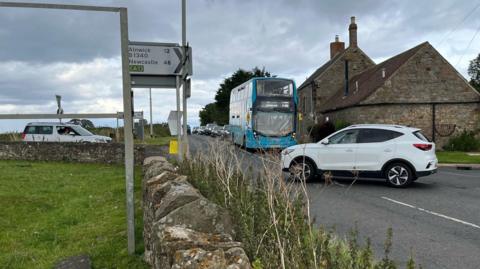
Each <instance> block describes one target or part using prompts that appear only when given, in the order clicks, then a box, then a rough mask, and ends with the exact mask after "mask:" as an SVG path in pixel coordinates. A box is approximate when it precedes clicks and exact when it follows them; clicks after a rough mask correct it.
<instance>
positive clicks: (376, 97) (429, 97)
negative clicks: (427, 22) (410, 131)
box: [359, 44, 480, 104]
mask: <svg viewBox="0 0 480 269" xmlns="http://www.w3.org/2000/svg"><path fill="white" fill-rule="evenodd" d="M385 72H387V73H388V72H389V70H385ZM359 90H360V91H361V90H362V89H359ZM469 101H480V94H479V93H478V92H476V91H475V90H474V89H473V88H472V87H471V86H470V85H469V84H468V83H467V81H466V80H465V79H464V78H463V77H462V76H461V75H460V74H459V73H458V72H457V71H456V70H455V69H454V68H453V67H452V66H451V65H450V64H449V63H448V62H447V61H446V60H445V59H444V58H443V57H442V55H440V53H438V51H436V50H435V48H433V47H432V46H431V45H430V44H427V45H426V46H424V47H423V48H422V49H420V50H419V51H418V52H417V53H416V54H415V55H414V56H413V57H412V58H411V59H409V60H408V62H407V63H405V64H404V65H403V66H402V67H400V69H398V70H397V72H396V74H395V75H394V76H392V77H390V78H389V79H388V80H387V81H386V82H385V84H384V85H383V86H382V87H380V88H379V89H378V90H376V91H375V92H374V93H373V94H371V95H370V96H369V97H368V98H367V99H365V100H364V101H362V102H361V103H362V104H372V103H386V102H387V103H392V102H394V103H407V102H410V103H411V102H417V103H418V102H469Z"/></svg>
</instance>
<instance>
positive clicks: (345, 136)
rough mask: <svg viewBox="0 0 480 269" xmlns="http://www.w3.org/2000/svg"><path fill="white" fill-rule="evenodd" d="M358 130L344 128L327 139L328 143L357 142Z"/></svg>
mask: <svg viewBox="0 0 480 269" xmlns="http://www.w3.org/2000/svg"><path fill="white" fill-rule="evenodd" d="M357 136H358V130H346V131H343V132H340V133H338V134H336V135H333V136H332V137H330V138H329V139H328V142H329V144H353V143H356V142H357Z"/></svg>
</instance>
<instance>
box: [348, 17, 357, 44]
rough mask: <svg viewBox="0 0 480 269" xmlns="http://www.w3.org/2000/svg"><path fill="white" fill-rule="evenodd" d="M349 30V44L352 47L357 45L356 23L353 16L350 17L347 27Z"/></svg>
mask: <svg viewBox="0 0 480 269" xmlns="http://www.w3.org/2000/svg"><path fill="white" fill-rule="evenodd" d="M348 32H349V39H350V40H349V42H350V44H349V46H350V47H352V48H356V47H357V24H356V23H355V16H352V17H351V18H350V26H349V27H348Z"/></svg>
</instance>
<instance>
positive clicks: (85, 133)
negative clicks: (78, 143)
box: [70, 125, 93, 136]
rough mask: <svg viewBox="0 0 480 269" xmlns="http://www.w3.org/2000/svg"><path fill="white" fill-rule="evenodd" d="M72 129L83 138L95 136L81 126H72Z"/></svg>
mask: <svg viewBox="0 0 480 269" xmlns="http://www.w3.org/2000/svg"><path fill="white" fill-rule="evenodd" d="M70 128H72V129H73V130H74V131H75V133H77V134H79V135H81V136H91V135H93V134H92V133H90V132H89V131H88V130H86V129H85V128H83V127H81V126H78V125H75V126H70Z"/></svg>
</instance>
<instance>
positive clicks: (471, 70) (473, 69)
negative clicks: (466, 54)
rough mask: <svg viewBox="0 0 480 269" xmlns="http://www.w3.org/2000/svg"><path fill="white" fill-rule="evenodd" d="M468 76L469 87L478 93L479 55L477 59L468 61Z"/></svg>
mask: <svg viewBox="0 0 480 269" xmlns="http://www.w3.org/2000/svg"><path fill="white" fill-rule="evenodd" d="M468 74H469V75H470V77H471V79H470V85H472V86H473V87H474V88H475V89H476V90H477V91H478V92H480V53H479V54H478V56H477V58H475V59H473V60H472V61H470V65H469V66H468Z"/></svg>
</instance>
